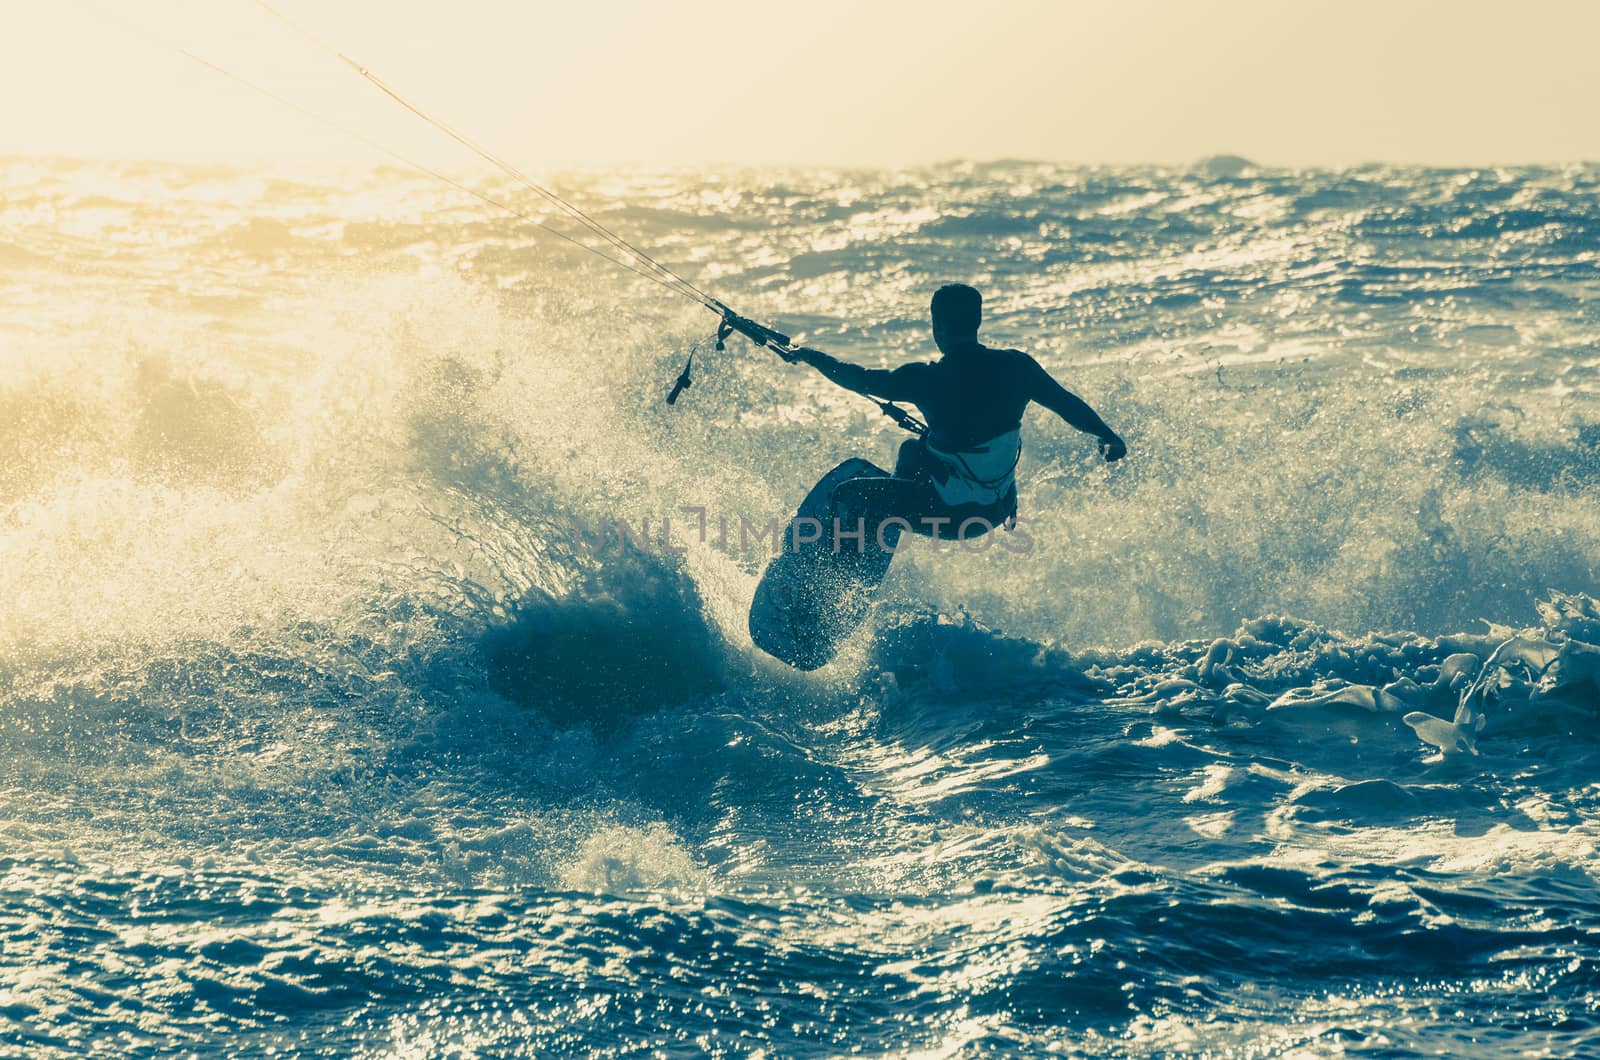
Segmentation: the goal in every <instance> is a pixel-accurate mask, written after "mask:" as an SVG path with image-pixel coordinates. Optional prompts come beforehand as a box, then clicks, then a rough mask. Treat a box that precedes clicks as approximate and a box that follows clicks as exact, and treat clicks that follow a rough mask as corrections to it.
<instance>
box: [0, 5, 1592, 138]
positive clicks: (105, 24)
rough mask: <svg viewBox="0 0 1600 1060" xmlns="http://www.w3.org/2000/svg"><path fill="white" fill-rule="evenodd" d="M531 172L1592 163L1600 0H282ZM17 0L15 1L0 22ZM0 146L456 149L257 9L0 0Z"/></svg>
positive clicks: (314, 28)
mask: <svg viewBox="0 0 1600 1060" xmlns="http://www.w3.org/2000/svg"><path fill="white" fill-rule="evenodd" d="M273 2H274V4H275V6H276V7H277V8H278V9H279V10H280V11H282V12H283V13H284V14H286V15H288V16H289V17H290V18H292V19H294V20H296V21H297V22H299V23H301V24H302V25H303V26H304V27H306V28H307V29H309V30H310V31H311V32H313V33H314V34H316V35H317V36H318V37H319V38H321V39H322V40H323V41H325V42H329V43H331V44H333V45H335V46H336V47H337V48H339V49H341V50H343V51H344V52H346V53H347V54H348V55H350V56H351V57H352V58H354V59H356V60H358V61H359V62H361V63H364V64H365V65H366V66H367V67H368V68H370V69H371V70H372V71H373V72H375V73H377V74H379V75H380V76H381V77H383V78H384V79H385V80H386V81H387V82H389V83H390V84H391V85H393V86H395V87H396V88H397V89H399V90H400V91H401V92H402V93H403V94H405V95H407V96H408V97H410V98H411V99H413V100H414V101H415V102H417V103H418V104H420V105H421V106H422V107H424V108H425V109H427V110H430V111H432V112H433V113H435V114H437V115H438V116H440V117H442V118H443V119H444V120H446V121H448V122H450V123H451V124H453V125H455V126H457V127H459V128H460V129H461V130H462V131H464V132H466V133H467V134H468V135H470V136H472V137H474V138H476V139H478V140H480V141H482V142H484V143H485V144H487V145H489V146H490V147H492V148H493V149H494V150H495V151H497V152H498V153H500V154H501V155H502V156H504V157H506V158H507V159H509V160H510V161H512V162H514V163H516V164H519V165H525V166H534V167H537V166H572V165H577V166H583V165H596V166H606V165H618V164H635V163H642V164H654V165H682V164H694V163H701V162H732V163H750V164H816V165H873V166H877V165H899V164H914V163H922V162H932V161H940V160H947V159H954V158H964V159H972V160H987V159H995V158H1028V159H1047V160H1053V161H1062V162H1079V163H1124V162H1130V163H1137V162H1150V163H1183V162H1190V161H1193V160H1196V159H1199V158H1203V157H1206V156H1209V155H1215V154H1223V153H1228V154H1238V155H1243V156H1245V157H1247V158H1250V159H1252V160H1255V161H1258V162H1261V163H1264V164H1269V165H1289V166H1304V165H1310V166H1342V165H1352V164H1360V163H1364V162H1398V163H1421V164H1432V165H1496V164H1520V163H1560V162H1569V161H1583V160H1591V161H1592V160H1597V159H1600V120H1596V117H1595V115H1596V113H1597V112H1600V62H1597V61H1596V60H1595V58H1594V54H1595V42H1596V41H1600V0H1518V2H1516V3H1508V2H1504V0H1449V2H1438V0H1383V2H1378V0H1334V2H1325V0H804V2H796V0H786V2H772V0H273ZM8 9H9V10H8ZM0 17H3V18H4V24H5V25H6V26H7V27H8V32H7V33H6V35H5V37H4V39H0V98H4V99H5V100H6V104H5V106H4V108H3V110H0V153H3V154H35V153H37V154H54V155H63V154H64V155H80V156H92V157H113V158H180V159H204V160H226V161H257V160H268V161H271V160H280V161H285V162H289V161H300V160H326V161H330V162H339V163H346V162H362V161H379V160H381V158H379V157H378V156H375V155H374V153H373V152H372V150H371V149H370V148H368V147H366V146H364V145H361V144H359V143H357V142H355V141H353V140H351V139H350V138H348V137H347V136H344V135H342V134H339V133H336V132H333V131H331V130H329V129H328V128H326V127H325V126H323V125H319V124H317V123H316V122H314V121H313V120H311V119H309V118H307V117H306V116H304V115H302V114H299V113H296V112H294V111H291V110H288V109H286V108H284V107H282V106H280V105H279V104H276V103H274V102H272V101H270V100H267V99H265V98H263V97H261V96H259V95H257V94H255V93H253V92H252V91H251V90H249V89H247V88H244V87H242V86H240V85H238V84H236V83H234V82H231V81H229V80H227V79H226V78H225V77H223V76H221V75H219V74H217V73H216V72H214V71H213V70H210V69H207V68H205V67H203V66H201V65H200V64H198V63H195V62H193V61H191V60H189V59H186V58H185V57H184V56H182V55H181V54H179V52H178V51H177V50H176V48H177V47H180V46H181V47H186V48H189V49H191V50H192V51H194V52H195V53H196V54H199V55H202V56H204V57H205V58H207V59H208V60H211V61H212V62H216V63H219V64H221V65H223V66H225V67H227V68H228V69H230V70H232V71H233V72H235V73H237V74H240V75H242V76H244V77H247V78H250V79H252V80H254V81H257V82H259V83H260V84H262V85H264V86H266V87H269V88H271V89H272V90H273V91H274V92H277V93H279V94H281V95H283V96H286V97H288V98H290V99H293V100H294V101H296V102H297V103H299V104H300V105H302V106H304V107H306V108H307V109H309V110H311V111H313V112H315V113H316V114H318V115H320V116H322V117H324V118H328V119H332V120H335V121H338V122H342V123H345V124H347V125H348V126H351V127H354V128H358V129H360V130H361V131H362V132H363V133H364V134H365V135H367V136H369V137H372V138H374V139H377V140H379V141H380V142H382V143H383V144H385V145H386V146H388V147H390V148H391V149H394V150H397V151H400V152H402V153H406V154H407V155H409V156H411V157H415V158H418V159H419V160H421V161H423V162H425V163H426V164H430V165H452V164H456V163H465V162H467V161H468V160H469V158H470V156H463V153H462V152H461V150H460V149H459V148H457V147H456V146H455V145H451V144H449V143H448V141H443V140H442V139H441V137H440V136H439V134H438V133H436V132H434V131H433V130H431V129H428V128H427V127H426V126H425V125H423V124H422V123H421V122H419V121H418V120H417V119H415V118H414V117H412V116H410V115H408V114H406V113H405V112H404V111H403V110H401V109H400V108H399V107H398V106H396V105H395V104H394V103H393V102H391V101H389V100H387V99H386V98H384V97H383V96H382V95H381V94H380V93H379V92H378V91H377V90H376V89H374V88H373V87H372V86H371V85H369V84H367V83H366V82H364V81H363V80H362V79H361V78H360V77H359V76H358V75H356V74H355V73H354V72H353V71H352V70H350V69H349V68H348V67H346V66H344V65H343V64H342V63H340V62H339V61H338V60H337V59H336V58H334V57H333V56H332V55H331V54H330V53H329V52H328V51H326V50H324V49H323V48H321V47H319V45H318V44H316V43H314V42H312V41H311V40H308V39H307V38H306V37H305V36H302V35H300V34H299V33H297V32H296V31H295V30H294V29H292V28H289V27H288V26H286V25H285V24H284V23H283V22H282V21H280V20H278V19H276V18H274V16H273V15H272V14H270V13H269V12H268V11H266V10H263V9H262V7H260V6H259V5H258V4H257V2H256V0H48V2H45V3H39V2H36V0H30V2H27V3H24V2H23V0H0Z"/></svg>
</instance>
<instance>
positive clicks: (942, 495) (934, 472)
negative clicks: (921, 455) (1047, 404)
mask: <svg viewBox="0 0 1600 1060" xmlns="http://www.w3.org/2000/svg"><path fill="white" fill-rule="evenodd" d="M922 449H923V452H925V453H926V454H927V455H928V458H929V459H928V472H929V479H930V480H931V481H932V483H933V490H934V492H935V493H937V494H938V496H939V499H940V500H941V501H943V502H944V503H945V504H947V505H949V506H950V507H952V508H954V507H960V506H962V505H969V504H973V505H980V506H982V507H991V506H993V505H996V504H999V503H1000V502H1001V501H1003V500H1005V499H1006V497H1007V496H1011V495H1014V491H1015V490H1016V484H1017V483H1016V474H1017V463H1018V461H1020V460H1021V459H1022V428H1021V427H1020V426H1018V427H1013V428H1012V429H1011V430H1009V431H1006V432H1005V433H1004V434H997V435H995V436H994V437H993V438H990V439H989V440H988V441H985V442H980V443H978V444H977V445H972V446H968V447H967V448H965V449H958V450H946V449H940V448H939V447H938V446H937V445H935V444H934V443H933V442H932V441H931V440H930V439H929V438H928V437H927V436H926V435H924V436H923V440H922Z"/></svg>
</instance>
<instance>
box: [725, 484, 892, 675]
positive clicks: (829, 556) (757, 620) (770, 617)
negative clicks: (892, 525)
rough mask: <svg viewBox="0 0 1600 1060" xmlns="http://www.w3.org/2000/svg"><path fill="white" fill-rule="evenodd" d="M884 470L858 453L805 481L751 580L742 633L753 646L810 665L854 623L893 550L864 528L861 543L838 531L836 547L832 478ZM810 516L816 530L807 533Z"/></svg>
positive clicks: (828, 656) (822, 659) (827, 656)
mask: <svg viewBox="0 0 1600 1060" xmlns="http://www.w3.org/2000/svg"><path fill="white" fill-rule="evenodd" d="M888 474H889V473H888V472H887V471H885V470H883V468H881V467H879V466H877V465H876V464H874V463H872V462H871V461H870V460H862V459H860V458H859V457H858V458H856V459H853V460H846V461H845V462H844V463H842V464H840V465H839V466H838V467H836V468H834V469H833V470H832V471H830V472H828V473H827V474H826V475H824V476H822V480H821V481H819V482H818V483H817V484H816V485H815V486H813V487H811V492H810V493H807V494H806V499H805V500H803V501H801V502H800V508H799V510H798V511H796V512H795V515H794V520H793V521H791V522H790V524H789V529H788V530H787V531H786V532H785V534H784V535H783V537H782V539H781V540H780V542H779V544H780V547H781V549H782V551H780V552H779V553H778V555H776V556H774V557H773V559H772V561H771V562H770V563H768V564H767V569H766V572H765V573H764V574H762V576H761V584H760V585H758V586H756V595H755V599H754V600H753V601H752V602H751V604H750V639H751V640H753V641H755V644H756V647H758V648H760V649H761V650H762V651H764V652H766V653H767V654H768V655H771V656H773V657H774V658H776V659H780V660H782V661H783V662H786V663H788V664H789V665H790V666H793V667H794V668H795V669H797V670H815V669H817V668H818V667H821V666H826V665H827V664H828V663H829V662H831V661H832V659H833V657H834V655H835V654H837V653H838V651H839V645H840V644H841V643H843V642H844V640H845V639H846V638H848V637H849V636H850V634H852V633H854V632H855V631H856V630H857V629H858V628H859V627H860V625H861V622H862V620H863V619H865V618H866V617H867V612H868V611H869V610H870V609H871V607H872V598H873V595H874V593H875V591H876V590H877V588H878V585H879V583H881V582H882V581H883V578H884V575H885V574H887V573H888V572H889V564H890V562H891V561H892V560H893V559H894V553H893V551H890V550H885V549H881V548H879V547H877V545H876V544H875V543H874V541H873V536H874V535H873V534H872V532H871V531H870V530H869V531H868V532H867V535H866V540H865V542H864V543H863V545H861V546H858V545H857V543H856V542H855V541H854V539H849V538H843V537H841V539H840V547H837V548H836V547H835V545H836V542H835V539H834V535H833V532H832V523H833V510H832V495H833V491H834V489H836V488H837V487H838V486H839V485H840V483H843V482H848V481H849V480H851V479H854V478H863V477H879V478H883V477H887V476H888ZM810 520H816V521H817V522H816V523H810ZM818 524H820V526H821V528H822V529H821V532H820V533H817V534H814V533H813V531H815V530H816V529H817V526H818ZM796 528H803V529H801V530H800V531H799V532H796ZM846 529H847V530H849V529H854V528H852V527H846ZM890 544H891V548H892V544H893V543H892V542H891V543H890Z"/></svg>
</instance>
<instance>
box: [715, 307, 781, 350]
mask: <svg viewBox="0 0 1600 1060" xmlns="http://www.w3.org/2000/svg"><path fill="white" fill-rule="evenodd" d="M735 331H737V332H738V333H739V334H741V335H743V336H744V337H745V338H747V339H749V340H750V341H751V342H753V343H755V344H756V345H757V346H765V347H766V348H767V349H769V350H771V351H772V352H773V353H776V354H777V355H778V356H779V357H782V358H783V359H784V360H786V361H789V362H790V363H793V362H794V356H793V351H794V348H795V345H794V340H793V339H791V338H789V336H787V335H785V334H784V333H783V332H781V331H774V330H773V329H771V328H769V327H767V326H766V325H765V324H757V323H756V322H755V321H754V320H751V319H750V318H749V317H742V316H740V315H739V314H738V313H735V312H734V311H733V310H731V309H729V308H727V307H726V306H724V307H723V309H722V323H721V324H718V325H717V349H719V350H720V349H722V348H723V347H722V343H723V340H724V339H726V338H727V337H728V336H729V335H732V334H733V333H734V332H735Z"/></svg>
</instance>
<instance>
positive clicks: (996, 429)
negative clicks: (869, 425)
mask: <svg viewBox="0 0 1600 1060" xmlns="http://www.w3.org/2000/svg"><path fill="white" fill-rule="evenodd" d="M863 371H864V373H865V376H866V378H865V379H864V383H865V389H866V390H867V392H868V393H871V394H876V395H877V396H878V397H882V398H887V399H888V400H890V401H909V402H911V403H912V404H913V405H915V406H917V408H919V409H921V410H922V414H923V416H924V417H926V419H927V421H928V431H929V433H930V435H931V438H930V440H931V441H932V442H933V444H935V445H937V446H938V447H939V448H940V449H943V450H945V451H946V452H954V451H957V450H961V449H967V448H970V447H971V446H975V445H979V444H981V443H983V442H986V441H988V440H989V439H991V438H993V437H995V436H997V435H1001V434H1004V433H1006V432H1007V431H1011V430H1015V429H1016V428H1017V427H1018V426H1020V425H1021V423H1022V413H1023V412H1024V411H1025V410H1026V409H1027V407H1028V402H1030V401H1037V402H1038V403H1039V404H1041V405H1043V406H1044V407H1045V408H1047V409H1049V410H1050V411H1051V412H1054V413H1055V414H1056V415H1058V416H1060V417H1061V418H1062V419H1064V420H1066V421H1067V422H1068V423H1071V424H1072V425H1073V426H1075V427H1078V428H1079V429H1080V430H1086V429H1088V428H1087V427H1085V426H1082V424H1084V423H1086V422H1088V421H1090V420H1092V421H1093V422H1095V423H1098V422H1099V418H1098V417H1096V416H1095V414H1094V412H1093V411H1091V410H1090V408H1089V406H1088V405H1086V404H1084V402H1083V401H1082V400H1081V399H1079V398H1078V397H1076V396H1075V395H1073V394H1072V393H1071V392H1070V391H1068V390H1067V389H1066V388H1065V387H1063V386H1062V385H1061V384H1060V383H1058V382H1056V381H1055V380H1054V379H1052V378H1050V373H1049V372H1046V371H1045V370H1044V369H1043V368H1042V367H1040V365H1039V362H1038V361H1036V360H1034V359H1033V358H1032V357H1029V356H1028V355H1027V354H1025V353H1023V352H1022V351H1021V350H994V349H990V348H989V347H987V346H979V345H973V346H969V347H966V348H963V349H957V350H954V351H952V352H950V353H947V354H945V355H944V356H943V357H941V358H940V359H939V360H937V361H924V362H921V363H915V364H905V365H901V366H900V367H899V368H895V369H864V370H863Z"/></svg>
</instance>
